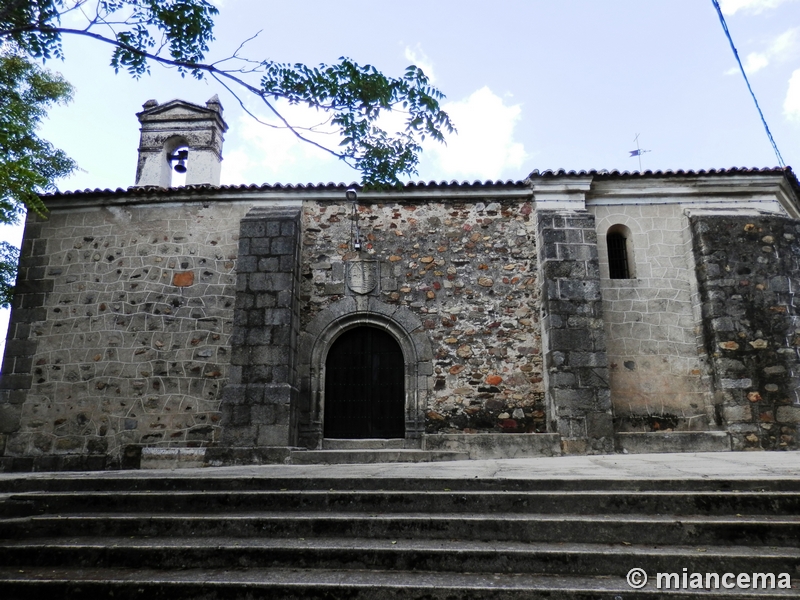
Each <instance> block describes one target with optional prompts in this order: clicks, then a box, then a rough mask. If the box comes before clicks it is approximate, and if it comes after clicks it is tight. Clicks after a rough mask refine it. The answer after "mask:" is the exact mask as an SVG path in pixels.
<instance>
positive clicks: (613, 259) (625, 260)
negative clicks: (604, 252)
mask: <svg viewBox="0 0 800 600" xmlns="http://www.w3.org/2000/svg"><path fill="white" fill-rule="evenodd" d="M606 245H607V246H608V275H609V277H610V278H611V279H633V277H634V274H633V252H632V248H631V240H630V229H628V228H627V227H625V226H624V225H614V226H613V227H611V228H610V229H609V230H608V233H607V234H606Z"/></svg>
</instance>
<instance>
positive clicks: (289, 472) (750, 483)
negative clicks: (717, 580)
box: [0, 465, 800, 494]
mask: <svg viewBox="0 0 800 600" xmlns="http://www.w3.org/2000/svg"><path fill="white" fill-rule="evenodd" d="M404 466H405V465H398V466H397V468H394V469H391V470H388V471H389V472H394V473H399V475H395V476H369V477H364V476H355V475H353V476H349V475H344V476H341V477H329V476H327V474H326V471H325V470H324V469H323V467H321V466H316V465H308V466H289V465H287V466H283V467H281V472H285V473H286V475H285V476H282V475H279V474H278V475H261V474H260V471H259V468H258V467H255V468H254V469H253V470H252V472H251V473H247V474H245V475H241V474H239V475H228V473H230V470H228V469H225V468H220V469H217V468H209V469H185V470H178V471H161V472H152V471H150V472H148V471H105V472H101V473H96V472H91V473H89V472H61V473H34V474H27V475H23V476H14V475H10V476H8V475H7V476H4V477H2V478H0V494H9V493H14V492H68V491H76V492H77V491H114V492H130V491H142V490H151V491H179V490H184V491H191V490H198V491H214V490H218V491H231V492H233V491H247V490H322V491H329V490H348V491H350V490H398V491H442V490H445V489H447V490H451V491H565V492H566V491H604V490H607V491H631V492H636V491H642V492H643V491H656V492H665V491H672V492H678V491H685V492H702V491H722V492H734V491H741V492H762V493H773V492H800V478H797V479H778V480H774V479H739V480H725V479H655V478H647V479H576V478H569V477H568V478H564V479H561V478H554V477H545V478H542V479H529V478H520V479H504V478H485V477H473V476H470V477H450V476H448V474H447V473H448V469H447V467H448V465H442V470H441V473H440V474H437V475H433V476H429V477H418V476H417V477H403V476H402V467H404ZM343 468H344V467H343ZM297 469H304V471H303V473H302V474H301V475H300V476H297V475H295V473H296V472H297ZM310 470H313V472H310Z"/></svg>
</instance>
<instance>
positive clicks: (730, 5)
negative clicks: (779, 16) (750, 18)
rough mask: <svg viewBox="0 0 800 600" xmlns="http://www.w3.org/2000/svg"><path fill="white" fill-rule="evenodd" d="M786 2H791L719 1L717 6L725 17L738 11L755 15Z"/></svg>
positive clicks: (774, 0)
mask: <svg viewBox="0 0 800 600" xmlns="http://www.w3.org/2000/svg"><path fill="white" fill-rule="evenodd" d="M787 1H791V0H719V5H720V8H722V12H723V13H724V14H726V15H735V14H736V13H737V12H739V11H740V10H741V11H744V12H747V13H750V14H755V15H757V14H758V13H760V12H763V11H765V10H769V9H771V8H777V7H778V6H780V5H781V4H783V3H785V2H787Z"/></svg>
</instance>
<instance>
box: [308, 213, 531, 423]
mask: <svg viewBox="0 0 800 600" xmlns="http://www.w3.org/2000/svg"><path fill="white" fill-rule="evenodd" d="M352 211H353V208H352V204H349V203H345V202H340V203H337V202H307V203H305V206H304V214H303V235H304V237H303V251H302V252H303V254H302V256H303V260H302V269H303V271H302V274H301V282H302V283H301V285H302V291H301V305H302V308H301V311H300V313H301V315H302V320H303V328H305V327H306V326H307V325H308V324H309V323H310V322H311V321H312V320H313V319H314V318H315V317H316V316H317V315H318V314H319V313H320V312H321V311H323V310H325V309H327V308H328V307H330V306H331V305H333V304H334V303H336V302H337V301H339V300H341V299H342V298H345V297H347V296H352V295H354V294H357V293H365V294H367V295H369V296H373V297H375V298H376V299H378V300H380V301H381V302H382V303H385V304H388V305H396V306H402V307H406V308H407V309H408V310H410V311H412V312H413V313H414V314H415V315H417V316H418V317H419V319H420V320H421V322H422V324H423V329H424V331H425V332H426V334H427V335H428V336H429V338H430V342H431V345H432V351H433V356H434V359H433V367H434V369H433V371H434V372H433V375H432V376H430V377H429V388H430V394H428V398H429V400H428V406H427V407H425V409H424V411H425V430H426V432H427V433H436V432H441V433H462V432H467V433H470V432H509V433H524V432H544V431H546V428H547V426H546V420H545V413H544V388H543V384H542V354H541V327H540V323H539V315H540V309H539V303H540V286H539V283H538V280H537V267H536V231H535V224H534V221H533V219H532V212H533V210H532V206H531V204H530V203H528V202H527V201H526V200H525V199H524V198H523V199H522V200H520V199H506V200H503V199H495V198H491V197H489V198H485V199H478V200H476V199H473V198H470V199H469V200H468V201H459V200H448V199H441V200H423V201H417V202H415V201H413V199H410V200H407V201H403V202H395V201H390V202H386V203H381V204H379V203H374V204H366V203H361V205H360V206H359V208H358V227H359V230H360V236H361V239H362V243H363V246H362V249H361V251H360V252H357V251H355V250H354V248H353V236H354V235H355V233H354V231H355V229H354V226H355V223H354V222H353V220H352V214H353V213H352ZM356 259H358V260H360V261H376V263H377V265H376V268H377V269H378V273H379V277H378V281H377V285H376V286H375V287H374V288H373V289H371V290H370V291H368V292H363V290H362V291H361V292H355V291H353V289H351V286H349V285H348V272H349V271H348V265H349V264H352V263H354V262H355V261H356Z"/></svg>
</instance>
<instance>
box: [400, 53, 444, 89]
mask: <svg viewBox="0 0 800 600" xmlns="http://www.w3.org/2000/svg"><path fill="white" fill-rule="evenodd" d="M404 55H405V57H406V60H410V61H411V64H414V65H417V66H418V67H419V68H420V69H422V70H423V71H424V72H425V75H427V76H428V79H429V80H430V82H431V83H436V75H434V73H433V62H432V61H431V59H430V58H428V55H427V54H425V53H424V52H423V51H422V46H420V45H419V44H417V47H416V48H411V47H410V46H406V50H405V53H404Z"/></svg>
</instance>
